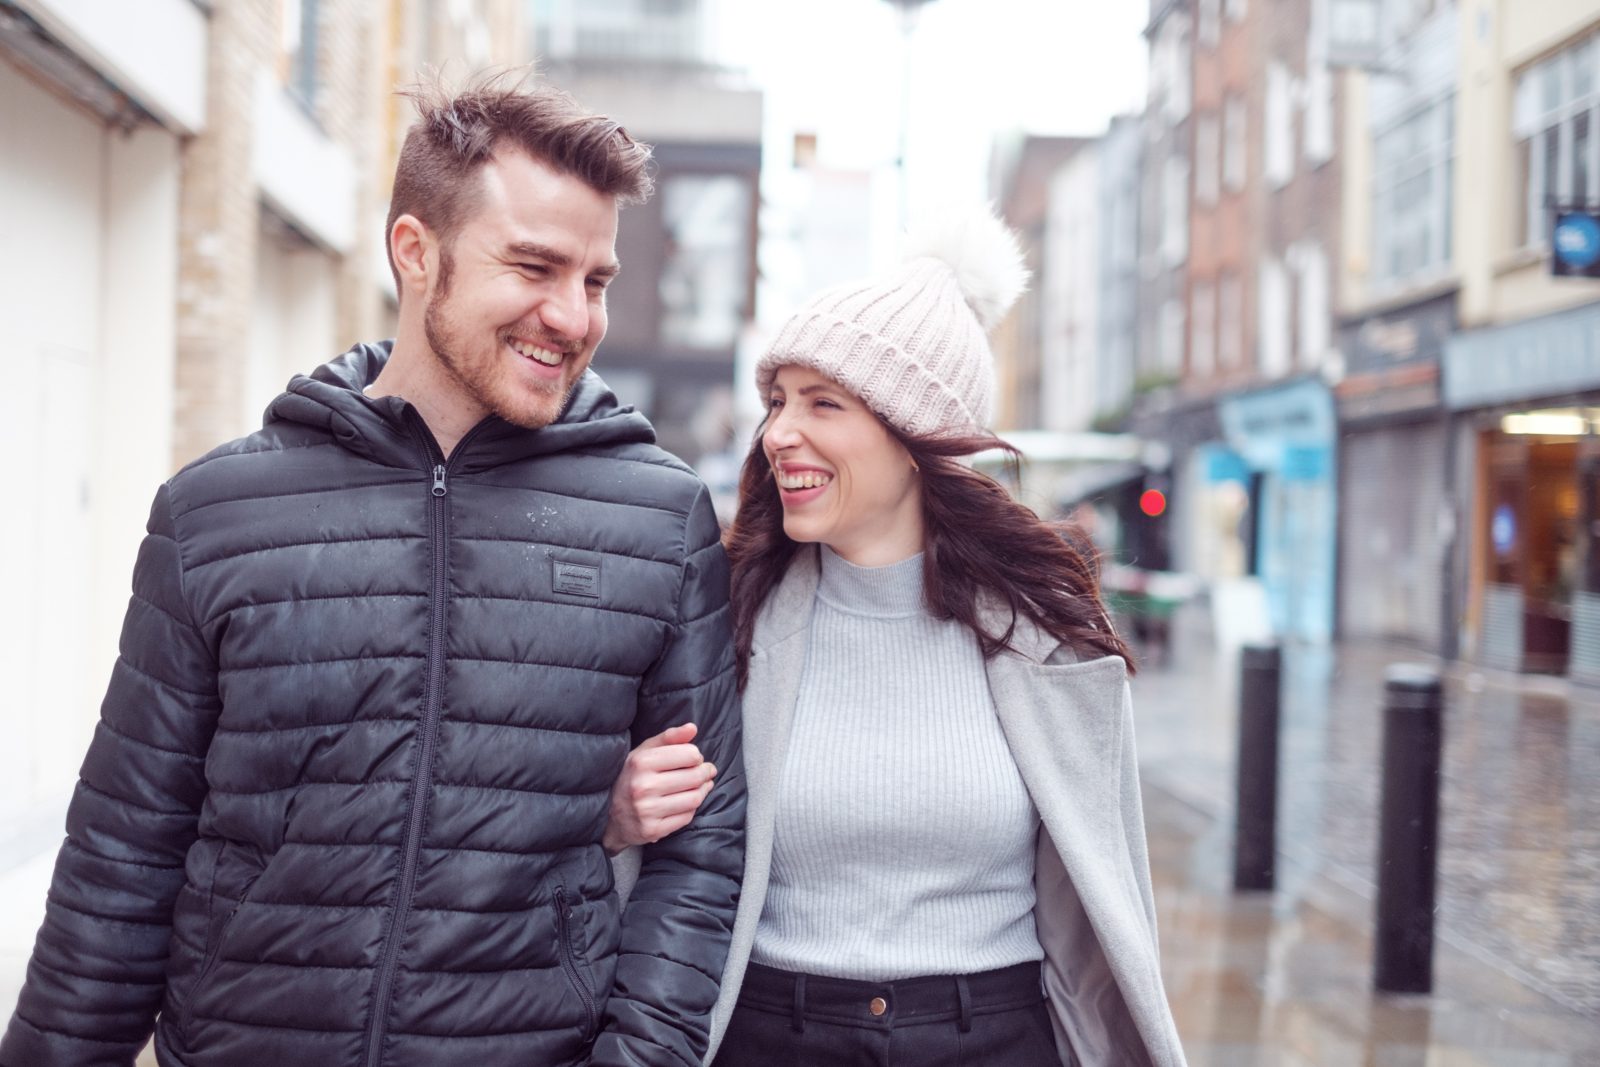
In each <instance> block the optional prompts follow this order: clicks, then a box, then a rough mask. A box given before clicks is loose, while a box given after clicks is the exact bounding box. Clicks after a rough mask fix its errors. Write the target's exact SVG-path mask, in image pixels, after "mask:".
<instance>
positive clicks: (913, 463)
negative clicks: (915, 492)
mask: <svg viewBox="0 0 1600 1067" xmlns="http://www.w3.org/2000/svg"><path fill="white" fill-rule="evenodd" d="M911 473H912V474H920V473H922V468H921V467H919V466H917V461H916V460H912V461H911Z"/></svg>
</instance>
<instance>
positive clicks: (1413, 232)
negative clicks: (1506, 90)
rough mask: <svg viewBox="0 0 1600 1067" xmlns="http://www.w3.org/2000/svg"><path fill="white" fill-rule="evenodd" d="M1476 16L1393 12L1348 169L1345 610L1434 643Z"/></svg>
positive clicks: (1355, 85)
mask: <svg viewBox="0 0 1600 1067" xmlns="http://www.w3.org/2000/svg"><path fill="white" fill-rule="evenodd" d="M1462 18H1463V16H1462V13H1461V12H1460V11H1459V10H1458V8H1457V5H1456V4H1455V3H1451V2H1442V3H1432V4H1422V3H1414V4H1406V5H1401V4H1389V5H1387V6H1385V7H1382V8H1379V9H1378V18H1377V20H1376V25H1375V28H1376V30H1377V37H1376V40H1375V47H1374V48H1373V49H1372V50H1371V55H1370V58H1369V59H1368V60H1366V63H1365V65H1367V66H1370V67H1373V68H1375V69H1374V70H1373V71H1371V72H1361V71H1359V70H1357V72H1355V73H1352V74H1351V75H1350V76H1349V80H1348V89H1349V92H1348V93H1347V97H1346V113H1345V123H1344V125H1345V130H1346V138H1345V140H1346V143H1347V145H1348V151H1347V152H1346V153H1345V154H1344V158H1343V160H1342V163H1341V169H1342V172H1343V177H1344V185H1345V188H1346V190H1347V195H1346V196H1345V197H1344V200H1343V203H1344V213H1343V223H1342V229H1343V238H1342V240H1343V243H1344V245H1345V248H1346V254H1345V256H1344V257H1343V269H1342V270H1341V271H1340V276H1339V278H1338V281H1337V284H1338V287H1339V290H1340V303H1341V306H1342V308H1343V314H1342V315H1341V316H1340V318H1339V322H1338V326H1337V330H1338V339H1339V348H1340V352H1341V355H1342V360H1343V374H1342V377H1341V380H1340V381H1339V382H1338V384H1337V386H1336V387H1335V394H1336V399H1337V404H1338V410H1339V423H1340V428H1341V433H1342V451H1343V455H1342V464H1341V482H1340V485H1341V497H1342V504H1343V506H1342V508H1341V527H1340V545H1341V573H1342V575H1343V581H1342V583H1341V588H1340V599H1339V608H1340V619H1341V623H1342V628H1343V631H1344V632H1345V633H1347V634H1351V635H1356V636H1365V637H1380V638H1394V639H1400V640H1405V641H1411V642H1416V643H1418V644H1421V645H1423V646H1426V647H1438V646H1439V644H1440V643H1441V641H1442V640H1443V638H1444V636H1445V626H1444V612H1445V610H1446V607H1445V603H1444V600H1443V597H1444V595H1445V590H1446V587H1447V584H1448V583H1447V580H1446V575H1447V566H1446V564H1447V561H1448V558H1449V556H1448V552H1449V544H1450V539H1451V525H1452V515H1453V505H1452V502H1451V500H1450V497H1449V494H1448V492H1447V484H1446V483H1447V479H1446V477H1445V472H1446V462H1445V453H1446V448H1447V436H1448V431H1447V427H1446V424H1445V419H1444V409H1443V407H1442V406H1441V394H1440V388H1439V386H1440V360H1441V358H1442V356H1443V353H1444V346H1445V343H1446V341H1447V340H1448V339H1449V337H1450V335H1451V334H1452V333H1453V332H1454V331H1455V330H1456V328H1457V326H1458V319H1457V301H1458V293H1459V289H1460V283H1459V271H1458V267H1457V249H1456V247H1455V240H1454V236H1455V223H1454V215H1455V212H1454V209H1453V205H1454V203H1455V201H1456V179H1457V175H1458V173H1459V168H1460V164H1459V162H1458V160H1459V154H1458V148H1459V145H1458V139H1457V136H1456V134H1457V128H1458V120H1457V102H1458V96H1459V92H1460V83H1461V56H1460V52H1461V23H1462ZM1353 58H1355V59H1360V57H1359V56H1358V57H1353ZM1480 210H1481V206H1480Z"/></svg>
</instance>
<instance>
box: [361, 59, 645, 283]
mask: <svg viewBox="0 0 1600 1067" xmlns="http://www.w3.org/2000/svg"><path fill="white" fill-rule="evenodd" d="M400 95H401V96H404V97H406V98H407V99H409V100H410V101H411V102H412V103H413V104H414V105H415V106H416V109H417V121H416V122H414V123H412V125H411V129H410V130H408V131H407V132H406V139H405V143H404V144H403V145H402V146H401V148H400V159H399V162H398V163H397V164H396V166H395V172H394V194H393V196H392V197H391V199H390V202H389V219H388V222H387V224H386V225H385V227H384V235H385V237H386V238H387V236H388V235H389V234H390V233H392V232H393V231H394V223H395V220H396V219H398V218H399V217H400V216H401V215H412V216H415V217H416V218H417V219H419V220H420V221H421V222H422V223H423V225H425V226H427V227H428V229H430V230H432V231H433V233H434V234H435V236H437V237H438V238H439V240H440V243H441V244H442V245H444V246H445V247H446V248H448V246H449V244H450V241H451V239H452V238H453V237H454V236H455V234H456V231H457V230H458V229H459V228H460V227H461V224H462V222H463V220H465V219H466V218H467V216H468V215H469V214H470V213H471V211H472V209H473V207H474V206H475V205H476V203H477V201H478V198H479V196H480V183H479V181H478V171H479V169H480V168H482V167H483V166H484V165H485V164H487V163H488V162H489V161H490V160H491V159H493V158H494V156H495V153H496V152H498V151H500V150H501V149H502V148H505V147H507V146H510V147H513V148H516V149H518V150H520V151H523V152H526V153H527V154H528V155H530V156H532V157H533V158H534V159H536V160H538V161H539V162H541V163H543V164H545V165H546V166H548V167H550V168H551V169H552V170H555V171H556V172H558V173H560V174H567V175H570V176H572V177H575V178H577V179H579V180H580V181H582V182H583V183H584V184H585V185H588V186H589V187H590V188H591V189H593V190H594V191H595V192H597V193H601V194H604V195H606V196H611V197H615V198H616V201H617V205H618V206H619V207H626V206H628V205H631V204H640V203H643V202H644V201H646V200H648V199H649V198H650V194H651V193H652V192H653V191H654V188H655V181H654V179H653V178H652V176H651V173H650V171H651V167H650V146H649V145H647V144H644V143H642V142H640V141H636V140H634V139H633V138H632V137H631V136H629V135H628V131H627V130H626V129H624V128H623V127H622V124H621V123H619V122H616V121H615V120H613V119H610V118H607V117H606V116H605V115H597V114H594V113H593V112H590V111H587V110H585V109H584V108H583V107H582V106H581V105H579V103H578V102H577V101H576V100H574V99H573V98H572V97H571V96H570V95H568V94H567V93H565V92H563V91H562V90H560V89H557V88H556V87H555V86H553V85H548V84H545V83H542V82H539V81H536V80H532V79H531V78H530V77H529V76H528V75H522V76H520V77H517V76H515V75H514V74H512V73H502V74H496V75H491V76H487V77H482V78H479V79H476V80H474V81H473V82H471V83H469V84H468V85H467V86H466V87H465V88H463V89H461V90H459V91H455V92H452V91H450V90H449V89H447V88H446V87H445V86H444V85H443V84H442V83H441V82H440V81H439V79H438V78H437V77H432V78H429V79H427V80H425V81H422V82H418V83H417V84H415V85H411V86H408V87H406V88H404V89H402V90H400ZM387 244H388V242H387V240H385V246H387ZM441 269H442V270H446V271H448V267H447V266H446V267H442V268H441ZM389 270H390V271H391V272H393V274H394V278H395V287H396V290H397V291H398V290H399V288H400V271H399V269H398V268H397V267H396V265H395V262H394V252H393V251H392V250H390V251H389Z"/></svg>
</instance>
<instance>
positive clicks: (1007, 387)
mask: <svg viewBox="0 0 1600 1067" xmlns="http://www.w3.org/2000/svg"><path fill="white" fill-rule="evenodd" d="M1336 7H1337V11H1335V8H1336ZM1336 15H1337V17H1335V16H1336ZM1146 37H1147V40H1148V42H1149V48H1150V81H1149V86H1150V88H1149V96H1148V100H1147V107H1146V111H1145V113H1144V114H1143V115H1142V116H1139V117H1138V118H1137V120H1136V121H1137V123H1138V124H1139V127H1140V128H1141V130H1142V134H1141V136H1140V142H1139V147H1140V151H1139V162H1138V166H1139V171H1140V188H1141V189H1142V198H1141V203H1140V208H1141V210H1140V212H1139V213H1138V214H1139V218H1138V224H1137V237H1136V238H1135V241H1134V245H1135V247H1137V249H1138V258H1137V265H1138V284H1137V286H1136V295H1135V297H1134V301H1133V308H1134V313H1133V321H1134V322H1136V323H1137V324H1138V327H1137V330H1138V341H1137V344H1136V345H1135V347H1134V351H1133V354H1132V355H1131V357H1130V356H1127V355H1120V356H1119V357H1116V358H1115V359H1114V360H1112V361H1106V362H1099V363H1096V362H1095V361H1094V359H1092V358H1091V357H1090V356H1089V354H1088V349H1089V348H1090V347H1093V348H1095V349H1097V350H1098V355H1099V356H1100V357H1101V359H1102V360H1105V359H1106V357H1107V354H1108V353H1109V352H1110V351H1112V349H1113V348H1114V347H1115V343H1114V341H1113V340H1112V339H1111V338H1110V337H1109V336H1107V335H1106V334H1105V332H1104V331H1105V329H1106V327H1107V323H1108V320H1109V319H1110V318H1111V317H1112V316H1111V315H1110V314H1109V313H1108V310H1107V309H1108V308H1109V307H1111V306H1112V304H1113V303H1114V298H1113V297H1112V296H1111V295H1110V294H1111V293H1112V292H1114V291H1115V290H1116V286H1115V285H1112V284H1111V282H1110V275H1111V274H1112V273H1113V268H1112V267H1110V266H1109V265H1108V264H1107V261H1106V260H1105V258H1104V257H1105V256H1106V255H1107V254H1108V253H1110V252H1111V251H1113V250H1114V249H1116V248H1118V247H1120V246H1121V245H1122V242H1121V241H1118V240H1116V239H1107V237H1106V236H1105V229H1104V226H1105V223H1106V219H1107V218H1108V217H1109V216H1110V215H1111V214H1112V212H1111V211H1109V210H1108V209H1107V207H1106V203H1105V201H1104V199H1103V197H1104V189H1103V188H1102V189H1101V191H1100V192H1099V193H1096V192H1095V191H1093V189H1094V185H1095V183H1094V182H1093V181H1091V180H1090V179H1089V178H1088V173H1089V172H1090V171H1091V170H1093V169H1094V168H1095V167H1097V166H1101V165H1102V164H1103V162H1104V160H1105V159H1106V158H1107V157H1108V156H1109V154H1110V153H1111V148H1110V145H1111V143H1112V140H1113V138H1114V136H1116V135H1117V133H1118V130H1117V128H1116V127H1115V126H1114V127H1113V129H1112V131H1110V132H1108V134H1107V136H1106V137H1104V138H1101V139H1091V140H1088V141H1081V140H1079V139H1068V138H1040V137H1031V138H1024V139H1022V140H1021V141H1020V142H1018V143H1017V144H1016V145H1011V146H1008V145H1002V146H999V147H997V150H996V159H997V160H998V161H1000V163H1001V164H1003V165H1000V166H997V168H996V184H995V189H996V192H997V193H998V195H999V196H1000V198H1001V200H1002V203H1003V204H1004V206H1005V209H1006V212H1007V216H1008V218H1009V219H1010V221H1011V222H1012V224H1013V225H1014V226H1016V227H1017V228H1018V230H1019V231H1020V232H1021V233H1022V235H1023V237H1024V240H1025V241H1026V242H1027V244H1028V254H1029V258H1030V266H1031V267H1032V268H1033V269H1034V271H1035V274H1036V278H1037V284H1036V295H1035V296H1034V297H1033V298H1032V299H1029V300H1024V301H1023V302H1022V303H1021V304H1019V306H1018V308H1017V309H1016V310H1015V312H1014V313H1013V314H1012V316H1011V317H1010V318H1009V319H1008V320H1007V322H1006V323H1005V324H1004V325H1003V326H1002V328H1001V330H1000V331H999V332H998V334H997V338H996V347H997V353H998V355H999V358H1000V375H1001V376H1000V382H1001V390H1002V400H1001V405H1000V407H1001V412H1002V418H1003V420H1004V421H1003V422H1002V425H1003V426H1006V427H1009V428H1014V429H1045V430H1069V429H1082V428H1085V427H1087V426H1089V425H1096V426H1098V427H1100V428H1116V427H1118V426H1126V427H1128V428H1131V429H1134V430H1136V431H1137V432H1138V433H1139V434H1140V435H1141V436H1142V437H1143V438H1145V439H1146V440H1147V441H1154V442H1160V443H1162V444H1164V445H1165V446H1166V451H1167V453H1168V454H1170V456H1171V467H1170V471H1168V472H1167V473H1166V475H1165V476H1164V477H1157V482H1158V483H1159V484H1161V486H1162V487H1163V488H1164V489H1166V490H1168V491H1169V492H1170V505H1171V506H1170V508H1169V510H1168V511H1167V513H1166V514H1165V516H1164V517H1163V518H1162V519H1161V522H1160V528H1161V529H1162V530H1163V531H1164V535H1165V538H1166V541H1167V543H1168V546H1169V547H1170V557H1171V561H1172V565H1173V566H1175V567H1178V568H1181V569H1184V570H1189V571H1193V572H1195V573H1197V574H1199V575H1201V576H1202V577H1205V578H1208V579H1211V580H1213V581H1219V582H1226V581H1228V580H1231V579H1233V578H1236V577H1245V578H1249V579H1252V580H1253V581H1254V582H1255V583H1257V584H1258V585H1259V587H1260V588H1261V589H1262V590H1263V592H1264V594H1265V602H1266V605H1267V608H1268V613H1269V614H1270V617H1271V618H1270V622H1271V625H1272V629H1273V630H1274V632H1276V633H1277V634H1279V635H1280V636H1281V637H1284V638H1287V639H1291V640H1304V641H1311V642H1322V641H1326V640H1328V639H1330V638H1331V637H1332V636H1334V635H1335V634H1340V635H1344V636H1349V637H1355V638H1365V639H1383V640H1399V641H1402V642H1406V643H1411V644H1414V645H1418V646H1420V647H1424V648H1427V649H1430V650H1434V651H1438V652H1440V653H1441V654H1443V655H1446V656H1463V657H1466V658H1470V659H1473V660H1475V661H1477V662H1480V663H1483V664H1485V665H1488V666H1495V667H1501V668H1505V669H1511V670H1522V671H1540V672H1546V673H1555V674H1565V675H1568V676H1570V677H1574V678H1579V679H1584V680H1588V681H1600V543H1597V538H1600V341H1597V340H1596V339H1597V338H1600V3H1597V2H1596V0H1550V2H1548V3H1542V4H1520V3H1516V2H1514V0H1476V2H1473V3H1467V2H1465V0H1345V2H1343V3H1341V4H1338V5H1331V4H1326V3H1322V2H1320V0H1287V2H1283V3H1276V4H1272V5H1264V4H1259V3H1257V4H1251V3H1248V2H1247V0H1193V2H1185V0H1154V2H1153V3H1152V5H1151V12H1150V19H1149V24H1148V27H1147V30H1146ZM1096 196H1100V197H1101V199H1100V200H1099V201H1096V200H1095V197H1096ZM1096 213H1097V214H1098V215H1099V217H1100V221H1101V225H1100V226H1098V227H1091V226H1090V225H1089V222H1088V220H1089V219H1090V217H1091V215H1092V214H1096ZM1558 220H1560V225H1561V227H1562V228H1561V229H1560V230H1559V231H1558V230H1557V224H1558ZM1558 232H1559V238H1558ZM1108 286H1109V287H1108ZM1091 329H1092V330H1093V331H1095V332H1097V333H1098V334H1099V335H1100V336H1099V339H1098V341H1097V342H1096V343H1095V344H1094V345H1093V346H1088V345H1085V344H1084V343H1083V339H1084V338H1085V337H1086V336H1087V331H1090V330H1091ZM1113 362H1115V363H1116V364H1118V365H1120V367H1121V368H1122V373H1123V374H1124V376H1125V377H1124V380H1123V382H1121V383H1119V384H1118V387H1117V388H1116V389H1113V390H1110V391H1109V392H1107V393H1105V394H1104V395H1100V394H1098V393H1097V390H1099V384H1098V383H1102V382H1104V381H1105V379H1106V378H1107V377H1108V376H1109V375H1110V374H1112V373H1113V372H1112V369H1111V367H1112V363H1113ZM1128 378H1131V383H1130V382H1129V381H1128V380H1127V379H1128ZM1119 391H1120V392H1121V393H1122V395H1128V393H1129V392H1131V394H1132V404H1131V408H1130V411H1129V414H1128V416H1127V418H1126V419H1123V420H1119V419H1117V418H1108V417H1107V411H1108V406H1109V397H1110V396H1111V395H1114V394H1116V393H1118V392H1119ZM1091 395H1093V396H1094V399H1093V401H1092V402H1091V401H1090V400H1089V397H1090V396H1091ZM1147 454H1148V453H1147ZM1159 473H1160V472H1159V471H1152V470H1147V471H1146V478H1147V479H1149V478H1151V477H1152V476H1153V475H1159ZM1101 491H1102V496H1103V497H1104V498H1106V499H1110V498H1112V497H1114V496H1115V493H1114V492H1113V491H1112V490H1111V488H1110V487H1109V486H1103V487H1101ZM1056 503H1057V504H1065V503H1067V502H1064V501H1062V502H1056ZM1157 555H1158V556H1159V555H1160V554H1159V553H1158V554H1157Z"/></svg>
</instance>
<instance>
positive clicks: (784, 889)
mask: <svg viewBox="0 0 1600 1067" xmlns="http://www.w3.org/2000/svg"><path fill="white" fill-rule="evenodd" d="M915 247H916V250H915V253H914V255H913V256H912V258H910V259H909V260H908V261H907V262H906V263H905V264H904V265H903V266H902V267H900V268H899V269H898V271H896V272H895V273H893V274H891V275H889V276H887V277H885V278H882V279H879V280H875V281H869V282H864V283H859V284H852V285H845V286H842V287H839V288H836V289H832V290H829V291H827V292H825V293H823V294H821V295H820V296H818V297H816V298H814V299H813V300H812V302H811V303H810V304H808V305H807V306H806V307H804V308H803V309H802V310H800V311H799V312H798V313H797V314H796V315H795V316H794V317H793V318H792V319H790V320H789V322H788V323H787V325H785V326H784V328H783V329H782V330H781V331H780V333H779V334H778V336H777V338H776V340H775V341H774V342H773V344H772V346H771V347H770V348H769V350H768V351H767V352H766V353H765V355H763V357H762V358H761V360H760V361H759V363H758V365H757V369H756V377H757V386H758V388H759V389H760V391H761V394H762V396H763V398H764V399H765V400H766V402H767V416H766V420H765V422H764V424H763V426H762V429H761V432H760V435H759V437H758V439H757V440H756V442H755V443H754V445H753V447H752V448H751V450H750V453H749V456H748V458H747V460H746V462H745V466H744V471H743V476H742V480H741V486H740V502H739V510H738V513H737V517H736V519H735V522H734V526H733V529H732V531H731V532H730V535H729V538H728V547H729V557H730V559H731V560H732V563H733V606H734V626H735V641H736V647H737V652H738V662H739V671H740V679H741V685H742V687H743V695H744V701H743V716H744V727H745V752H746V760H747V763H746V766H747V770H748V778H749V824H748V842H747V847H748V852H747V858H746V864H745V876H744V885H743V889H742V893H741V896H740V900H739V912H738V918H737V919H736V921H735V924H734V934H733V945H732V949H731V951H730V954H729V960H728V967H727V970H726V971H725V972H724V975H723V985H722V993H721V997H720V999H719V1000H718V1002H717V1007H716V1012H715V1015H714V1025H713V1032H712V1053H713V1056H714V1062H715V1064H716V1065H718V1067H747V1065H754V1064H776V1063H782V1064H793V1065H797V1067H832V1065H836V1064H842V1063H851V1064H868V1063H877V1064H886V1063H890V1062H893V1063H915V1064H917V1065H919V1067H954V1065H956V1064H958V1063H963V1064H971V1063H985V1064H1004V1065H1006V1067H1044V1065H1049V1067H1059V1065H1060V1064H1063V1063H1070V1064H1074V1065H1077V1064H1084V1065H1090V1067H1112V1065H1116V1067H1128V1065H1138V1064H1144V1065H1152V1067H1179V1065H1181V1064H1182V1063H1183V1062H1184V1060H1183V1053H1182V1050H1181V1049H1180V1047H1179V1042H1178V1037H1177V1033H1176V1030H1175V1028H1174V1025H1173V1021H1172V1017H1171V1013H1170V1010H1169V1008H1168V1004H1167V999H1166V995H1165V993H1164V991H1163V989H1162V984H1161V978H1160V968H1159V965H1158V961H1157V949H1156V928H1155V909H1154V906H1153V903H1152V895H1151V887H1150V874H1149V867H1148V862H1147V859H1146V843H1145V836H1144V825H1143V816H1142V812H1141V807H1140V798H1139V786H1138V780H1137V770H1136V762H1135V758H1134V749H1133V724H1132V720H1131V706H1130V703H1129V695H1128V687H1127V681H1126V678H1127V674H1128V672H1129V670H1130V667H1129V663H1128V653H1127V648H1126V646H1125V645H1124V644H1123V642H1122V640H1121V639H1120V638H1119V637H1118V636H1117V634H1116V633H1115V632H1114V631H1113V630H1112V628H1111V626H1110V623H1109V622H1108V621H1107V619H1106V615H1105V611H1104V608H1103V606H1102V604H1101V601H1100V597H1099V593H1098V589H1097V586H1096V579H1095V573H1094V568H1093V565H1092V564H1091V563H1090V562H1089V560H1088V559H1087V558H1086V557H1085V554H1084V551H1083V550H1082V549H1081V548H1080V547H1079V545H1080V542H1079V541H1078V540H1077V539H1074V538H1071V537H1066V538H1064V537H1062V536H1061V535H1060V533H1061V532H1060V531H1059V530H1058V529H1057V528H1055V527H1052V526H1050V525H1048V524H1046V523H1044V522H1043V521H1041V520H1040V519H1038V518H1037V517H1036V516H1035V515H1034V514H1033V512H1031V511H1029V510H1027V509H1026V508H1024V507H1023V506H1021V505H1020V504H1018V503H1016V502H1015V501H1013V500H1012V498H1011V497H1010V496H1009V495H1008V494H1007V493H1006V492H1005V491H1004V489H1003V488H1002V487H1001V486H1000V485H999V484H998V483H996V482H994V481H993V480H991V479H990V478H988V477H986V476H984V475H982V474H979V473H977V472H976V471H974V470H972V469H970V468H969V467H968V466H966V465H964V464H963V463H962V462H961V458H962V457H965V456H968V455H971V454H973V453H976V452H979V451H981V450H983V449H986V448H992V447H996V446H997V445H998V444H999V442H998V441H997V439H996V438H994V437H993V436H992V435H991V434H989V433H987V432H986V431H985V430H984V426H985V419H986V418H987V411H988V406H989V395H990V390H991V384H990V382H991V375H992V372H991V366H990V364H991V355H990V352H989V347H988V342H987V340H986V337H985V333H986V331H987V329H988V328H989V327H991V326H993V324H994V323H995V321H996V320H997V319H998V318H999V317H1000V316H1001V315H1002V314H1003V313H1004V311H1005V309H1006V307H1007V306H1008V305H1009V304H1010V303H1011V301H1012V300H1013V299H1014V298H1015V296H1016V294H1017V292H1018V291H1019V290H1020V288H1021V286H1022V283H1023V280H1024V272H1023V269H1022V266H1021V261H1020V257H1019V256H1018V253H1017V250H1016V245H1015V243H1014V240H1013V238H1012V236H1011V235H1010V234H1009V233H1008V232H1007V231H1006V230H1005V229H1004V228H1003V227H1002V226H1001V225H1000V224H999V223H998V222H997V221H995V220H994V219H993V218H991V217H988V216H987V215H985V216H983V217H981V218H974V219H968V220H960V219H955V220H952V221H951V222H950V223H949V224H948V225H947V226H946V227H945V228H944V231H943V232H942V233H939V234H934V235H930V236H929V238H928V239H927V240H926V241H925V242H923V243H921V244H918V245H916V246H915Z"/></svg>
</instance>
